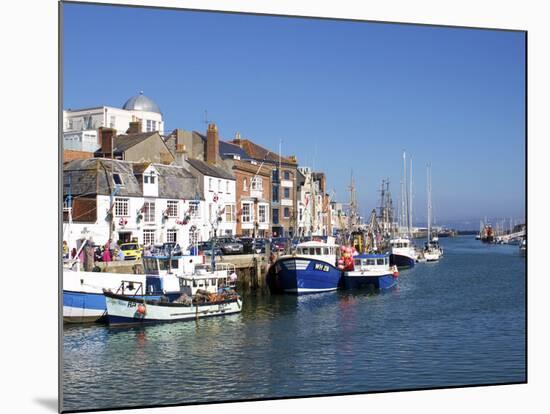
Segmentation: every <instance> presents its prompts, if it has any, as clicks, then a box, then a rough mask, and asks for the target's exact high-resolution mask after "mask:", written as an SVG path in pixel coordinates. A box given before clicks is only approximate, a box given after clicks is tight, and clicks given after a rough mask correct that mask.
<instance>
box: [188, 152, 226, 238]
mask: <svg viewBox="0 0 550 414" xmlns="http://www.w3.org/2000/svg"><path fill="white" fill-rule="evenodd" d="M183 165H184V166H185V167H187V168H189V170H190V171H191V173H192V174H193V175H195V176H197V177H199V186H200V189H201V194H203V195H204V199H205V201H204V211H203V214H204V217H203V221H202V226H201V229H200V237H201V238H202V240H208V239H210V238H211V237H212V236H213V235H214V231H216V234H217V235H218V236H234V235H235V234H236V229H237V220H236V191H235V190H236V188H235V178H234V176H233V175H231V174H230V173H229V172H227V171H226V170H224V169H223V168H221V167H218V166H216V165H211V164H208V163H206V162H204V161H202V160H197V159H188V160H185V161H183Z"/></svg>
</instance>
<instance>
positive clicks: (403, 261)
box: [390, 237, 417, 269]
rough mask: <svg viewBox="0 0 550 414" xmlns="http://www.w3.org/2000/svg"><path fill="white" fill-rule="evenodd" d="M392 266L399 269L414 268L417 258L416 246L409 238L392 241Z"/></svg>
mask: <svg viewBox="0 0 550 414" xmlns="http://www.w3.org/2000/svg"><path fill="white" fill-rule="evenodd" d="M390 252H391V254H390V264H391V265H392V266H394V265H395V266H397V268H399V269H404V268H408V267H413V266H414V263H415V261H416V258H417V254H416V250H415V248H414V245H413V244H412V243H411V241H410V240H409V238H407V237H398V238H396V239H392V240H390Z"/></svg>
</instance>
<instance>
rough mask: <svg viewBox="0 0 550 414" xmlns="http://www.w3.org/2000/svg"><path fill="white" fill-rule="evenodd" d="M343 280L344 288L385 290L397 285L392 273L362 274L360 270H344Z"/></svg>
mask: <svg viewBox="0 0 550 414" xmlns="http://www.w3.org/2000/svg"><path fill="white" fill-rule="evenodd" d="M343 280H344V288H345V289H365V288H367V289H374V290H386V289H391V288H393V287H395V286H396V285H397V277H395V276H394V275H393V273H386V274H380V275H364V274H363V275H362V274H361V273H360V272H346V273H345V274H344V277H343Z"/></svg>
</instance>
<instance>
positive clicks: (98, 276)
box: [63, 241, 204, 323]
mask: <svg viewBox="0 0 550 414" xmlns="http://www.w3.org/2000/svg"><path fill="white" fill-rule="evenodd" d="M86 243H88V241H85V242H84V243H82V245H81V246H80V248H79V250H78V252H77V254H76V256H75V258H74V259H71V260H67V261H66V262H65V263H64V265H63V322H64V323H93V322H99V323H103V322H106V314H107V304H106V301H105V296H104V295H103V291H104V289H107V290H111V291H116V290H117V289H118V288H119V287H120V286H121V284H122V282H123V281H125V282H126V284H125V288H124V292H123V294H124V295H131V296H138V289H139V286H144V285H147V276H146V274H131V273H110V272H87V271H83V270H82V269H81V265H80V261H79V260H78V256H79V254H80V251H82V249H83V248H84V247H85V245H86ZM165 259H166V260H169V259H170V260H171V261H172V263H173V265H174V266H179V268H180V269H181V271H182V272H183V273H188V274H190V273H193V272H194V270H195V266H197V265H202V264H203V261H204V256H180V257H177V258H176V257H172V258H170V257H165ZM180 263H181V264H180ZM165 267H166V268H167V266H165ZM157 296H158V298H160V295H157Z"/></svg>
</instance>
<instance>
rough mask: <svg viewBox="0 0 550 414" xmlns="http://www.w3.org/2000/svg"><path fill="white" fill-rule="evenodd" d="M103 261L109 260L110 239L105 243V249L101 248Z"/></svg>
mask: <svg viewBox="0 0 550 414" xmlns="http://www.w3.org/2000/svg"><path fill="white" fill-rule="evenodd" d="M103 261H104V262H105V263H108V262H110V261H111V239H109V240H108V241H107V243H105V249H104V250H103Z"/></svg>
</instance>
